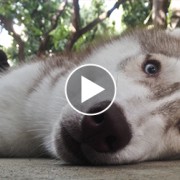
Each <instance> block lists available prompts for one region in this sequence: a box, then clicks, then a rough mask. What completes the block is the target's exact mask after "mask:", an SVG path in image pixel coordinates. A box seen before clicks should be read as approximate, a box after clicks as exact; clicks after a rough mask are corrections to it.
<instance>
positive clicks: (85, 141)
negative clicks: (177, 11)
mask: <svg viewBox="0 0 180 180" xmlns="http://www.w3.org/2000/svg"><path fill="white" fill-rule="evenodd" d="M177 34H178V33H176V32H175V31H174V33H169V32H166V31H163V30H135V31H133V32H129V33H125V34H124V35H122V36H121V37H119V38H116V39H113V40H111V41H108V42H107V43H105V44H102V45H101V46H98V47H96V48H94V50H92V51H91V52H90V53H87V55H86V56H83V57H82V58H81V59H80V60H79V63H78V65H81V64H86V63H94V64H98V65H101V66H103V67H105V68H106V69H108V70H109V71H110V72H111V74H112V75H113V77H114V79H115V81H116V84H117V94H116V98H115V101H114V103H113V104H112V106H111V107H110V109H108V110H107V111H105V112H104V113H103V114H100V115H97V116H92V117H90V120H89V118H87V117H86V116H83V115H81V114H78V113H77V112H76V111H74V110H73V109H72V108H71V107H70V105H69V104H68V103H67V101H66V98H65V94H64V86H65V82H66V79H67V77H68V75H69V73H70V72H71V71H72V70H73V69H74V68H76V67H77V66H78V65H77V63H73V61H69V60H67V59H66V58H61V57H59V58H58V59H53V58H52V59H51V60H50V61H45V62H42V61H41V62H34V63H29V64H25V65H22V66H19V67H17V68H15V69H13V70H10V71H8V72H5V73H4V74H3V75H2V76H1V78H0V156H1V157H40V156H43V155H48V156H51V157H55V158H58V159H60V160H63V161H65V162H68V163H75V164H77V163H90V164H123V163H134V162H141V161H146V160H159V159H178V158H180V111H179V107H180V38H178V36H177ZM92 107H93V105H92ZM93 108H94V107H93ZM107 117H108V118H107ZM97 118H99V119H101V121H100V123H99V122H98V121H96V119H97ZM114 119H116V120H117V119H118V121H115V120H114ZM89 121H91V122H90V123H89ZM114 127H115V128H114ZM98 129H101V130H98ZM111 129H112V132H111ZM91 130H92V132H94V131H95V133H91V132H90V133H89V134H88V135H87V131H88V132H89V131H91ZM86 137H87V138H86ZM109 137H111V138H109ZM97 142H98V143H97Z"/></svg>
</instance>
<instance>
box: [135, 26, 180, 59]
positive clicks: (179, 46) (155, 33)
mask: <svg viewBox="0 0 180 180" xmlns="http://www.w3.org/2000/svg"><path fill="white" fill-rule="evenodd" d="M135 33H136V34H137V38H138V39H139V42H140V44H141V47H142V49H143V50H144V51H145V52H146V53H150V54H151V53H156V54H164V55H166V56H169V57H180V37H179V38H177V37H174V36H171V35H170V34H168V33H166V32H165V31H163V30H157V29H152V30H149V31H146V30H142V31H136V32H135Z"/></svg>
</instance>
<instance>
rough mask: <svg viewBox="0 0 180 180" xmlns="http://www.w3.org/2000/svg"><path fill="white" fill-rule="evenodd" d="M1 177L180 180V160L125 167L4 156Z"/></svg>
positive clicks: (25, 179)
mask: <svg viewBox="0 0 180 180" xmlns="http://www.w3.org/2000/svg"><path fill="white" fill-rule="evenodd" d="M0 179H1V180H3V179H8V180H9V179H12V180H28V179H35V180H38V179H52V180H56V179H66V180H69V179H73V180H76V179H81V180H84V179H85V180H86V179H88V180H90V179H99V180H100V179H101V180H104V179H108V180H113V179H120V180H121V179H122V180H131V179H132V180H151V179H153V180H155V179H157V180H180V161H169V162H168V161H166V162H146V163H141V164H135V165H123V166H67V165H66V166H65V165H60V164H59V162H58V161H55V160H51V159H0Z"/></svg>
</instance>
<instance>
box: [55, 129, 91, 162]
mask: <svg viewBox="0 0 180 180" xmlns="http://www.w3.org/2000/svg"><path fill="white" fill-rule="evenodd" d="M60 137H61V138H60ZM60 139H61V140H60ZM60 142H61V143H62V144H61V143H60ZM81 145H82V143H81V142H78V141H77V140H75V138H73V136H72V135H71V134H70V133H69V132H68V130H67V129H66V128H65V127H62V128H61V133H60V135H58V137H57V138H56V147H57V150H58V152H60V154H61V158H62V159H64V160H65V161H66V162H70V163H71V162H72V160H73V159H72V158H70V157H69V155H66V154H67V151H68V152H69V153H71V154H72V155H73V156H74V157H75V158H76V159H77V161H76V162H75V163H76V164H89V162H88V160H87V159H86V157H85V156H84V154H83V152H82V149H81ZM62 146H64V147H65V151H66V153H63V154H62V153H61V151H62Z"/></svg>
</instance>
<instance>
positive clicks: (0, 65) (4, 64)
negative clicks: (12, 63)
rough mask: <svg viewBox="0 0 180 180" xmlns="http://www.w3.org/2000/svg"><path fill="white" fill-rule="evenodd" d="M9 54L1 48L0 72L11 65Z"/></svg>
mask: <svg viewBox="0 0 180 180" xmlns="http://www.w3.org/2000/svg"><path fill="white" fill-rule="evenodd" d="M7 60H8V59H7V56H6V54H5V52H4V51H3V50H0V72H1V71H3V70H6V69H7V68H8V67H9V64H8V61H7Z"/></svg>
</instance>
